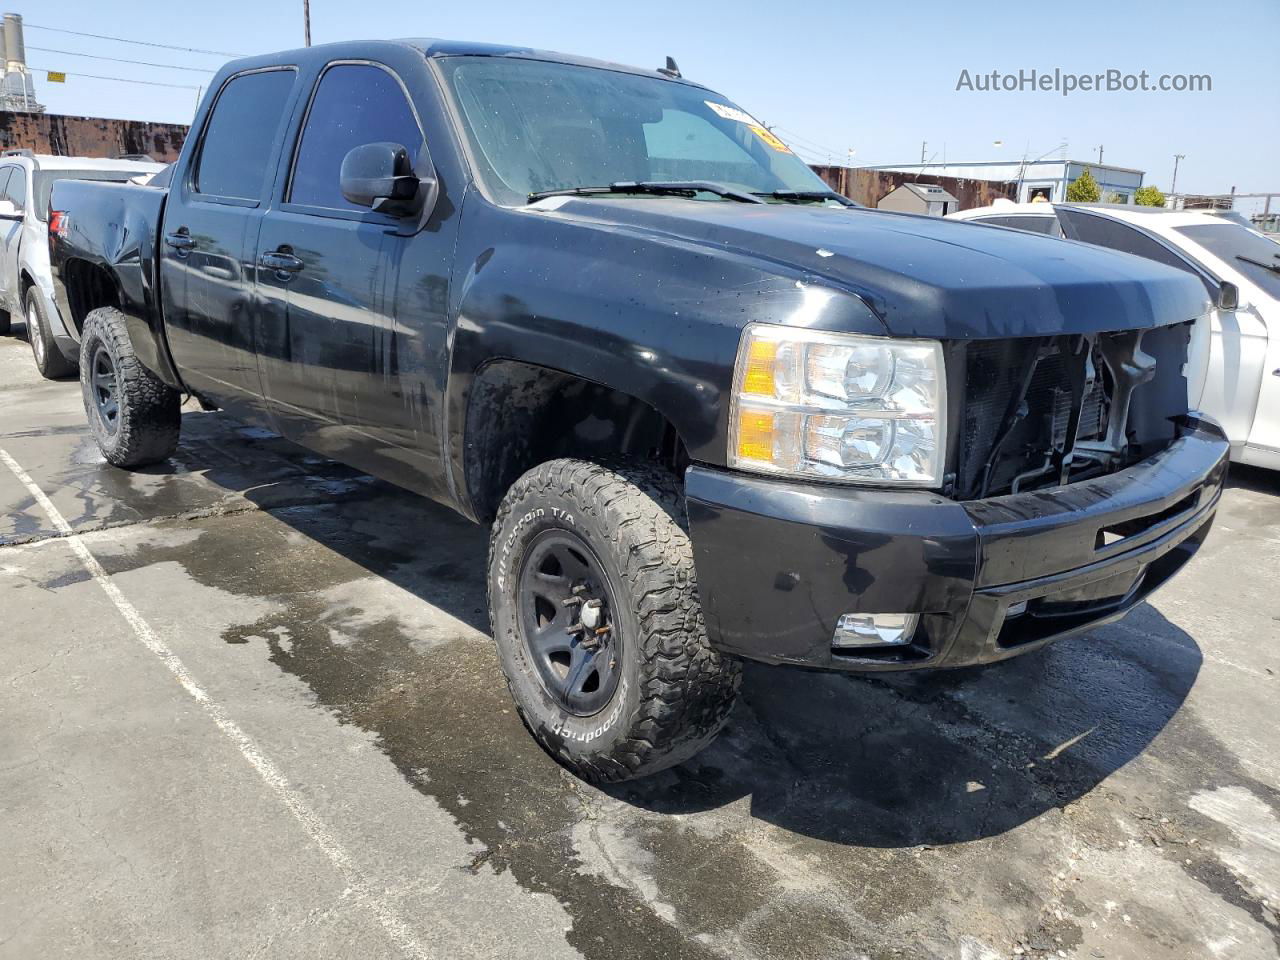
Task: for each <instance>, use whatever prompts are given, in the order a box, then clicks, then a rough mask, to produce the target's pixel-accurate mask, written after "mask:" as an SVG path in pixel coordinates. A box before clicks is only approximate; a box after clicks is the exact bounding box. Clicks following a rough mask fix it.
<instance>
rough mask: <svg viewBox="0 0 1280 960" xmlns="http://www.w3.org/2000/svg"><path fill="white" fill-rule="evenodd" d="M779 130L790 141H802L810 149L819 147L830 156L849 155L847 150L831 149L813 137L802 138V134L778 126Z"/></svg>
mask: <svg viewBox="0 0 1280 960" xmlns="http://www.w3.org/2000/svg"><path fill="white" fill-rule="evenodd" d="M777 129H778V130H779V131H780V132H781V133H783V134H784V135H786V137H787V138H788V139H789V140H798V141H800V142H801V143H805V144H808V145H809V146H810V147H817V148H819V149H821V150H822V152H823V153H830V154H834V155H836V156H839V155H841V154H843V153H847V152H848V151H847V150H836V149H835V148H834V147H829V146H827V145H826V144H825V143H819V142H818V141H817V140H814V139H813V138H812V137H804V136H801V135H800V134H798V133H795V132H794V131H792V130H788V129H787V128H786V127H784V126H780V125H779V126H777Z"/></svg>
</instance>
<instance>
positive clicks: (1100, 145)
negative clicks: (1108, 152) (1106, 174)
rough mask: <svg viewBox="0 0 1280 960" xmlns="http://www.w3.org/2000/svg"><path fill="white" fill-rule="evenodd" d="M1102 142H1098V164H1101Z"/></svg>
mask: <svg viewBox="0 0 1280 960" xmlns="http://www.w3.org/2000/svg"><path fill="white" fill-rule="evenodd" d="M1102 146H1103V145H1102V144H1098V166H1102Z"/></svg>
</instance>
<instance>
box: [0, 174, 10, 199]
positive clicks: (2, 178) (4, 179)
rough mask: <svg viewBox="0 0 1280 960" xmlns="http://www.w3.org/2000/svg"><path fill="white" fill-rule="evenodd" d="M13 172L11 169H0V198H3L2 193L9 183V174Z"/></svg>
mask: <svg viewBox="0 0 1280 960" xmlns="http://www.w3.org/2000/svg"><path fill="white" fill-rule="evenodd" d="M12 171H13V167H0V197H3V196H4V191H5V189H6V188H7V186H8V183H9V174H10V173H11V172H12Z"/></svg>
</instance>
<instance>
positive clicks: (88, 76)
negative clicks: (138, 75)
mask: <svg viewBox="0 0 1280 960" xmlns="http://www.w3.org/2000/svg"><path fill="white" fill-rule="evenodd" d="M27 68H28V69H30V70H39V71H40V72H41V73H61V74H63V75H64V76H68V77H82V78H83V79H85V80H115V81H117V82H119V83H140V84H142V85H143V86H147V87H175V88H177V89H178V90H200V89H203V88H201V87H197V86H194V85H192V84H189V83H161V82H160V81H159V80H131V79H129V78H128V77H104V76H102V75H101V74H97V73H68V72H67V71H66V70H48V69H46V68H44V67H36V66H32V65H31V64H27Z"/></svg>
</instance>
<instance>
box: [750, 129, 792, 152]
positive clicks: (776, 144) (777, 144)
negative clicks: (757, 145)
mask: <svg viewBox="0 0 1280 960" xmlns="http://www.w3.org/2000/svg"><path fill="white" fill-rule="evenodd" d="M747 129H749V130H750V131H751V132H752V133H754V134H755V135H756V136H757V137H759V138H760V139H761V140H763V141H764V142H765V143H767V144H768V145H769V146H771V147H773V149H775V150H777V151H779V152H780V153H790V152H791V149H790V148H789V147H788V146H787V145H786V144H785V143H783V142H782V141H781V140H779V139H778V138H777V137H775V136H774V135H773V134H772V133H770V132H769V131H768V130H766V129H765V128H764V127H762V126H759V125H758V124H754V123H752V124H748V125H747Z"/></svg>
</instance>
